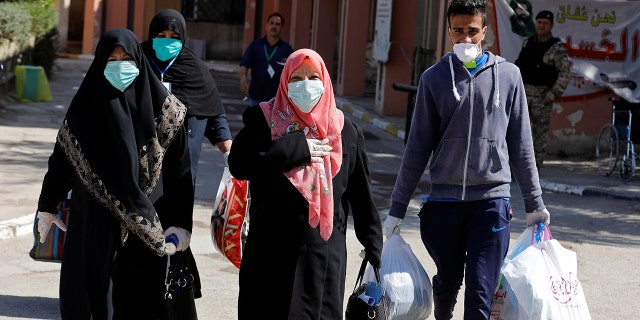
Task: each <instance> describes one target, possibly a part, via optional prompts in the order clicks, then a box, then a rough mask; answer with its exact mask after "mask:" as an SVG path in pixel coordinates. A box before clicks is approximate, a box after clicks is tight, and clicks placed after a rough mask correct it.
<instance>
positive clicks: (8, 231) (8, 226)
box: [0, 214, 35, 240]
mask: <svg viewBox="0 0 640 320" xmlns="http://www.w3.org/2000/svg"><path fill="white" fill-rule="evenodd" d="M34 219H35V216H34V215H33V214H27V215H24V216H22V217H18V218H13V219H10V220H6V221H0V240H4V239H9V238H13V237H17V236H21V235H25V234H29V233H33V221H34Z"/></svg>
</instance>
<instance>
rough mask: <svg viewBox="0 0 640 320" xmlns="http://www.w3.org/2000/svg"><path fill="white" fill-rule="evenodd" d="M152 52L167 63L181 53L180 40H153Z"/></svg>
mask: <svg viewBox="0 0 640 320" xmlns="http://www.w3.org/2000/svg"><path fill="white" fill-rule="evenodd" d="M153 50H154V51H155V52H156V57H158V59H160V60H161V61H167V60H169V59H173V58H175V57H177V56H178V54H179V53H180V51H182V40H180V39H173V38H153Z"/></svg>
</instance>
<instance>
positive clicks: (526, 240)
mask: <svg viewBox="0 0 640 320" xmlns="http://www.w3.org/2000/svg"><path fill="white" fill-rule="evenodd" d="M538 230H542V232H539V231H538ZM550 239H552V237H551V232H550V231H549V228H548V227H545V226H544V224H541V225H538V226H529V227H527V228H526V229H525V230H524V231H523V232H522V233H521V234H520V236H519V237H518V239H517V240H516V241H515V242H514V243H513V244H512V245H511V246H510V247H509V251H508V252H507V256H506V257H505V261H504V262H503V264H502V268H504V266H505V265H506V263H507V262H508V261H511V260H512V259H514V258H515V257H517V256H518V254H520V253H522V252H523V251H524V250H525V249H527V248H528V247H530V246H531V245H532V244H534V243H537V242H540V241H544V240H550ZM490 319H491V320H505V319H509V320H516V319H528V317H527V316H526V315H525V312H524V311H523V309H522V307H521V306H520V305H519V304H518V299H517V297H516V294H515V292H513V289H512V288H511V285H510V284H509V282H508V281H507V280H506V279H505V278H504V275H503V274H502V273H501V274H500V280H499V281H498V286H497V287H496V291H495V293H494V294H493V300H492V302H491V316H490Z"/></svg>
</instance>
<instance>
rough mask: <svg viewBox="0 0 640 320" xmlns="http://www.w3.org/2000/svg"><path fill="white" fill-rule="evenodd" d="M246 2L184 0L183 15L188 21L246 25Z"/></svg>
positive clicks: (233, 0) (234, 0)
mask: <svg viewBox="0 0 640 320" xmlns="http://www.w3.org/2000/svg"><path fill="white" fill-rule="evenodd" d="M244 4H245V1H238V0H215V1H212V0H182V14H183V15H184V18H185V19H186V20H188V21H198V22H212V23H222V24H239V25H242V24H244Z"/></svg>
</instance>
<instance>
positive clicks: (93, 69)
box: [57, 29, 186, 255]
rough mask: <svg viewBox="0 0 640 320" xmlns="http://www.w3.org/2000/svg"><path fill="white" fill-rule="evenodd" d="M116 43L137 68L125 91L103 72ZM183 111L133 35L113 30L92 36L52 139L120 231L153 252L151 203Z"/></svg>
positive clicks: (158, 241) (157, 238) (158, 238)
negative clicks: (85, 66) (92, 47)
mask: <svg viewBox="0 0 640 320" xmlns="http://www.w3.org/2000/svg"><path fill="white" fill-rule="evenodd" d="M118 45H120V46H122V48H123V49H124V51H125V52H126V53H127V54H128V55H129V56H131V58H132V60H133V62H135V64H136V66H137V67H138V69H139V70H140V74H139V75H138V77H137V78H136V79H135V81H134V82H133V83H132V84H131V85H130V86H129V87H128V88H127V89H125V91H124V92H121V91H119V90H118V89H116V88H114V87H113V86H112V85H111V84H110V83H109V82H108V81H107V79H106V78H105V76H104V69H105V66H106V64H107V59H108V58H109V56H110V54H111V52H112V51H113V49H114V48H115V47H116V46H118ZM185 114H186V111H185V108H184V106H183V105H182V104H181V103H180V102H179V101H178V100H177V99H176V98H175V97H173V96H172V95H170V94H169V93H168V92H167V90H166V89H165V87H164V86H163V85H162V83H160V81H159V80H158V79H157V78H156V77H155V76H154V75H153V73H152V71H151V67H150V66H149V63H148V61H147V59H146V58H145V56H144V54H143V52H142V48H141V46H140V45H139V44H138V41H137V39H136V37H135V35H134V34H133V33H132V32H131V31H129V30H127V29H113V30H110V31H108V32H107V33H105V34H104V36H103V37H102V38H101V39H100V41H99V42H98V46H97V48H96V54H95V59H94V60H93V63H92V64H91V66H90V67H89V70H88V71H87V75H86V76H85V78H84V80H83V81H82V84H81V85H80V88H79V90H78V92H77V93H76V95H75V96H74V98H73V100H72V101H71V104H70V105H69V109H68V110H67V114H66V117H65V120H64V122H63V125H62V127H61V128H60V131H59V132H58V137H57V143H58V144H59V145H60V146H61V147H62V149H63V150H64V153H65V155H66V156H67V158H68V159H69V161H70V163H71V165H72V166H73V168H74V170H75V171H76V173H77V175H78V176H79V177H80V180H81V181H82V184H83V185H84V187H85V188H86V189H87V190H88V191H89V193H91V194H92V195H93V196H94V197H95V199H96V200H97V201H98V202H99V203H100V204H101V205H103V206H104V207H105V208H107V209H108V210H109V211H110V212H111V213H113V214H114V215H115V216H116V217H117V218H118V219H119V220H120V222H121V223H122V225H123V227H124V228H126V229H125V230H123V231H130V232H133V233H134V234H135V235H137V236H138V237H140V239H142V241H143V242H144V243H146V244H147V246H149V247H150V248H151V249H152V250H154V251H155V252H156V253H157V254H158V255H161V254H162V253H163V252H162V245H163V242H164V236H163V228H162V226H161V224H160V220H159V219H158V215H157V213H156V210H155V209H154V206H153V201H154V200H155V199H158V198H159V197H160V196H161V195H162V187H161V185H159V182H160V172H161V169H162V161H163V159H164V154H165V150H166V148H167V147H168V146H169V144H170V143H171V140H172V139H173V137H174V136H175V135H176V133H177V132H178V130H180V128H181V126H182V123H183V121H184V117H185ZM126 234H127V232H123V241H124V240H126Z"/></svg>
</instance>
